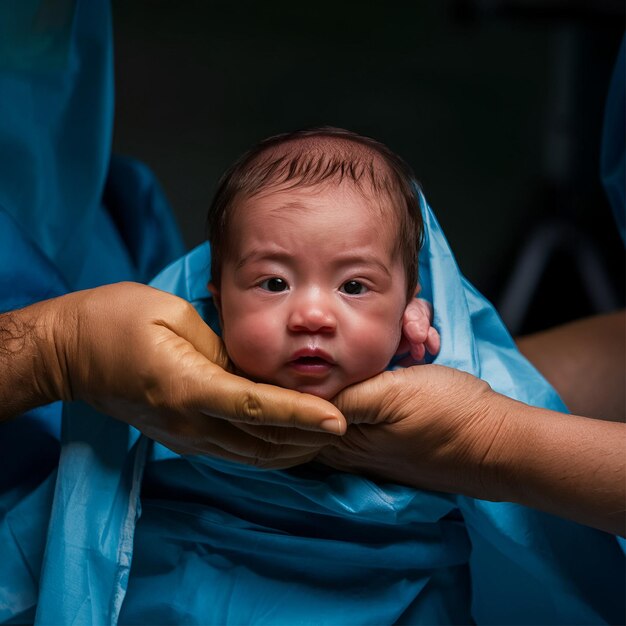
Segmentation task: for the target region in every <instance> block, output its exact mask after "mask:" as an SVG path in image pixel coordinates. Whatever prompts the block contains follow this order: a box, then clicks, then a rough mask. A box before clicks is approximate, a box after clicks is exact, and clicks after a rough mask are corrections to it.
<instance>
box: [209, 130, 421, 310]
mask: <svg viewBox="0 0 626 626" xmlns="http://www.w3.org/2000/svg"><path fill="white" fill-rule="evenodd" d="M344 180H346V181H349V182H351V183H352V184H353V185H355V187H356V188H357V189H358V190H359V191H361V192H362V193H364V194H367V193H370V195H371V192H372V191H373V192H374V194H375V195H377V196H378V200H379V204H381V205H382V204H383V202H380V200H381V199H382V200H383V201H385V200H386V201H387V203H391V206H392V208H393V209H394V210H395V212H396V215H397V217H398V236H399V238H400V241H399V242H398V244H399V245H398V250H399V252H400V254H401V255H402V260H403V263H404V267H405V272H406V278H407V301H408V300H409V299H410V298H412V297H413V293H414V291H415V287H416V285H417V281H418V268H417V255H418V252H419V249H420V248H421V245H422V240H423V236H424V224H423V220H422V214H421V211H420V203H419V198H418V193H419V184H418V183H417V181H416V179H415V175H414V174H413V171H412V170H411V168H410V167H409V166H408V165H407V164H406V163H405V162H404V161H403V160H402V159H401V158H400V157H399V156H397V155H396V154H395V153H394V152H392V151H391V150H390V149H389V148H387V146H385V145H384V144H382V143H380V142H378V141H376V140H374V139H370V138H369V137H363V136H362V135H358V134H356V133H353V132H350V131H348V130H343V129H341V128H333V127H330V126H322V127H318V128H310V129H305V130H298V131H295V132H291V133H284V134H281V135H275V136H273V137H269V138H268V139H265V140H263V141H261V142H260V143H259V144H257V145H256V146H254V147H253V148H252V149H251V150H249V151H248V152H246V153H245V154H243V155H242V156H241V157H240V158H239V159H237V161H235V163H233V165H231V167H229V168H228V170H226V172H225V173H224V174H223V176H222V178H221V179H220V181H219V183H218V187H217V191H216V193H215V196H214V198H213V202H212V203H211V206H210V207H209V213H208V217H207V231H208V239H209V242H210V244H211V278H212V281H213V282H214V283H215V286H216V287H217V288H218V289H219V288H220V278H221V268H222V262H223V260H224V257H225V254H226V252H227V241H228V234H229V233H228V231H229V222H230V217H231V215H232V212H233V211H232V209H233V207H234V205H235V204H236V203H237V201H238V200H239V199H241V198H246V197H250V196H254V195H255V194H257V193H259V192H260V191H262V190H264V189H267V188H269V187H277V188H280V189H284V190H286V189H291V188H294V187H313V186H315V185H319V184H323V183H335V184H340V183H341V182H342V181H344Z"/></svg>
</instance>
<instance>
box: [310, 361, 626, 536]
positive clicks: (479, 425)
mask: <svg viewBox="0 0 626 626" xmlns="http://www.w3.org/2000/svg"><path fill="white" fill-rule="evenodd" d="M335 403H336V404H337V406H338V407H339V408H340V409H341V411H342V412H343V414H344V415H345V416H346V417H347V418H348V420H349V421H352V422H353V423H352V424H350V426H349V427H348V430H347V432H346V434H345V435H344V436H343V437H341V438H337V439H336V440H333V441H331V443H330V444H329V445H328V446H327V447H326V448H324V450H322V452H321V453H320V455H319V456H318V457H317V458H318V460H320V461H322V462H324V463H326V464H328V465H331V466H332V467H335V468H337V469H341V470H344V471H348V472H354V473H361V474H365V475H369V476H372V477H374V478H378V479H382V480H387V481H393V482H397V483H401V484H405V485H409V486H413V487H417V488H425V489H433V490H439V491H445V492H452V493H461V494H464V495H467V496H472V497H477V498H481V499H485V500H493V501H508V502H517V503H518V504H524V505H526V506H531V507H534V508H537V509H540V510H542V511H545V512H548V513H553V514H555V515H559V516H561V517H566V518H568V519H571V520H574V521H577V522H580V523H583V524H587V525H590V526H594V527H596V528H599V529H601V530H605V531H607V532H611V533H614V534H620V535H624V533H625V530H626V519H625V513H624V511H625V505H626V456H625V455H624V449H625V448H626V425H625V424H623V423H615V422H608V421H603V420H596V419H589V418H586V417H580V416H576V415H569V414H562V413H557V412H555V411H550V410H547V409H540V408H536V407H531V406H528V405H526V404H523V403H521V402H517V401H515V400H512V399H510V398H507V397H505V396H502V395H501V394H498V393H496V392H494V391H493V390H492V389H491V388H490V387H489V385H487V383H485V382H484V381H481V380H479V379H477V378H475V377H473V376H471V375H469V374H467V373H464V372H460V371H457V370H454V369H451V368H447V367H443V366H437V365H422V366H418V367H412V368H407V369H404V370H397V371H394V372H383V373H382V374H380V375H379V376H377V377H375V378H372V379H370V380H368V381H365V382H363V383H359V384H358V385H354V386H352V387H349V388H348V389H346V390H344V391H343V392H342V393H341V394H339V396H338V397H337V398H336V399H335Z"/></svg>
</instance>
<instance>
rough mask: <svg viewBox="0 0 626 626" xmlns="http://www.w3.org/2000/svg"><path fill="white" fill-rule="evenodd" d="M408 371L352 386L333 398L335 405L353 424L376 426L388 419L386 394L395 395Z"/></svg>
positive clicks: (387, 374) (392, 373) (377, 377)
mask: <svg viewBox="0 0 626 626" xmlns="http://www.w3.org/2000/svg"><path fill="white" fill-rule="evenodd" d="M405 371H406V370H397V371H386V372H382V373H381V374H378V376H374V377H373V378H369V379H368V380H365V381H363V382H360V383H357V384H356V385H351V386H350V387H347V388H346V389H344V390H343V391H342V392H341V393H340V394H338V395H337V396H336V397H335V398H333V403H334V404H335V406H337V408H338V409H339V410H340V411H341V412H342V413H343V415H345V416H346V418H347V420H348V422H349V423H351V424H357V423H358V424H362V423H368V424H374V423H378V422H381V421H384V420H385V419H386V417H385V411H384V409H385V404H386V394H387V393H389V392H391V393H392V394H393V392H394V388H395V385H396V384H397V381H398V378H397V376H398V375H400V377H402V372H405Z"/></svg>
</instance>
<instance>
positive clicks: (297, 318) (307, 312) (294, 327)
mask: <svg viewBox="0 0 626 626" xmlns="http://www.w3.org/2000/svg"><path fill="white" fill-rule="evenodd" d="M287 325H288V328H289V330H291V331H293V332H308V333H332V332H334V331H335V329H336V328H337V320H336V318H335V315H334V313H333V311H332V305H331V303H330V299H329V298H327V297H325V295H324V294H323V293H321V292H319V291H318V290H313V291H312V292H310V293H307V294H304V295H302V296H299V297H298V298H297V299H295V301H294V306H293V308H292V310H291V312H290V315H289V321H288V324H287Z"/></svg>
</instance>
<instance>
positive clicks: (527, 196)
mask: <svg viewBox="0 0 626 626" xmlns="http://www.w3.org/2000/svg"><path fill="white" fill-rule="evenodd" d="M113 17H114V22H113V24H114V32H115V46H116V47H115V50H116V60H115V68H116V107H117V109H116V125H115V137H114V150H115V151H116V152H121V153H124V154H129V155H132V156H135V157H137V158H139V159H141V160H142V161H144V162H146V163H147V164H148V165H149V166H150V167H151V168H152V169H153V170H154V171H155V172H156V174H157V176H158V178H159V179H160V181H161V184H162V185H163V187H164V189H165V191H166V193H167V195H168V197H169V199H170V202H171V203H172V206H173V208H174V211H175V213H176V215H177V217H178V220H179V223H180V226H181V229H182V231H183V235H184V238H185V241H186V243H187V245H188V246H189V247H192V246H194V245H196V244H198V243H200V242H201V241H202V240H203V239H204V216H205V212H206V209H207V206H208V203H209V201H210V199H211V196H212V194H213V191H214V189H215V186H216V182H217V179H218V178H219V176H220V175H221V173H222V172H223V170H224V169H225V168H226V167H227V166H228V165H229V164H230V163H231V162H232V161H233V160H234V159H235V158H236V157H237V156H238V155H239V154H240V153H241V152H243V151H244V150H246V149H247V148H249V147H250V146H251V145H252V144H253V143H255V142H256V141H258V140H260V139H262V138H264V137H266V136H268V135H271V134H275V133H278V132H284V131H286V130H293V129H296V128H301V127H305V126H311V125H319V124H330V125H333V126H341V127H345V128H349V129H351V130H354V131H356V132H359V133H362V134H366V135H370V136H373V137H375V138H376V139H379V140H381V141H383V142H384V143H386V144H387V145H389V146H390V147H391V148H392V149H393V150H395V151H396V152H397V153H398V154H400V155H401V156H402V157H403V158H404V159H405V160H406V161H408V162H409V163H410V164H411V166H412V167H413V169H414V170H415V172H416V174H417V177H418V179H419V180H420V182H421V183H422V185H423V188H424V191H425V193H426V197H427V198H428V200H429V202H430V204H431V206H432V207H433V208H434V210H435V212H436V214H437V216H438V219H439V221H440V222H441V224H442V226H443V228H444V230H445V232H446V234H447V236H448V239H449V240H450V243H451V245H452V249H453V250H454V251H455V253H456V255H457V259H458V262H459V265H460V267H461V270H462V271H463V272H464V273H465V274H466V276H467V277H468V278H469V279H470V280H471V281H472V282H473V283H474V284H475V285H476V286H477V287H478V288H479V289H480V290H481V291H482V292H483V293H484V294H485V295H486V296H487V297H489V298H490V299H491V300H492V301H494V303H496V305H502V308H501V311H502V312H503V315H504V316H505V320H506V321H507V323H508V324H509V326H510V328H511V330H512V331H513V332H514V333H518V332H528V331H532V330H537V329H540V328H544V327H547V326H549V325H552V324H555V323H559V322H562V321H567V320H569V319H574V318H576V317H579V316H581V315H585V314H587V313H592V312H594V311H598V310H607V309H612V308H615V307H616V306H623V302H624V282H625V279H624V265H625V263H624V246H623V244H622V241H621V239H620V238H619V235H618V233H617V230H616V229H615V227H614V225H613V221H612V215H611V211H610V207H609V205H608V202H607V200H606V197H605V195H604V193H603V191H602V188H601V186H600V181H599V174H598V172H599V164H598V161H599V146H600V136H601V127H602V119H603V110H604V101H605V97H606V93H607V89H608V85H609V79H610V75H611V72H612V68H613V63H614V61H615V58H616V56H617V51H618V49H619V45H620V41H621V38H622V36H623V34H624V2H623V1H622V0H618V1H612V0H608V1H601V0H596V1H589V2H567V1H555V0H553V1H548V0H546V1H543V2H534V1H532V0H526V1H523V0H518V1H515V0H511V1H497V0H491V1H488V0H482V1H474V2H472V1H469V0H468V1H459V0H425V1H424V0H422V1H420V0H416V1H414V2H413V3H410V4H409V3H394V2H386V3H382V2H376V3H374V2H360V3H356V2H339V1H335V2H325V1H322V2H315V3H299V2H293V0H292V1H290V2H286V1H284V0H270V1H268V2H264V3H255V2H237V3H228V2H206V1H196V0H184V1H181V2H177V3H173V2H171V0H134V1H133V2H127V1H122V0H116V1H114V2H113ZM542 232H543V234H544V236H545V234H546V232H547V233H548V234H549V235H550V234H551V236H553V237H554V241H556V242H557V243H559V242H560V243H561V244H562V245H555V246H554V253H553V252H552V248H549V249H548V250H547V252H546V253H545V257H546V258H545V262H544V261H543V260H542V257H541V254H539V253H537V251H536V250H535V252H533V253H531V254H529V257H530V259H531V264H532V261H533V260H534V261H535V262H537V263H538V264H539V266H540V270H539V271H538V276H539V275H540V276H541V281H540V282H539V284H538V285H537V286H536V288H535V287H534V286H533V285H532V284H530V283H532V281H529V279H528V276H530V275H531V274H532V272H531V271H530V270H529V269H527V268H526V267H524V268H522V270H521V271H520V275H521V276H522V286H523V287H524V288H520V286H519V285H513V286H512V287H511V282H510V281H511V278H510V277H511V274H512V272H513V269H514V267H515V262H516V259H518V258H519V256H520V254H521V251H522V249H523V246H524V244H525V242H528V240H529V239H530V240H532V241H535V242H539V241H540V240H541V239H542V237H541V235H540V234H539V233H542ZM544 238H545V237H544ZM547 239H548V240H549V239H550V236H548V237H547ZM543 247H544V248H545V246H543ZM538 249H539V250H541V249H542V246H541V245H540V244H538ZM580 250H584V251H586V252H585V254H584V255H582V256H584V257H585V259H586V260H585V261H583V262H581V264H580V266H579V265H578V259H579V258H580V255H579V251H580ZM590 250H591V252H589V251H590ZM590 255H591V256H590ZM590 259H591V260H590ZM585 277H587V278H585ZM524 283H526V284H525V285H524ZM507 286H508V288H509V292H508V295H507ZM524 291H526V292H527V293H526V294H525V293H524ZM512 295H513V299H512V300H511V299H510V298H511V297H512ZM515 297H518V298H520V299H521V300H520V301H516V300H515ZM506 298H509V302H508V305H507V304H506V303H505V299H506ZM526 299H528V300H529V301H531V300H532V304H530V305H529V308H528V311H527V313H525V314H519V315H518V318H519V319H517V320H516V319H514V317H515V316H513V317H512V316H511V315H510V314H509V312H507V311H508V309H507V306H508V307H509V308H510V307H511V303H513V304H514V307H513V308H514V309H515V311H517V312H518V313H520V312H522V313H523V311H524V306H525V305H524V301H525V300H526Z"/></svg>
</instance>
